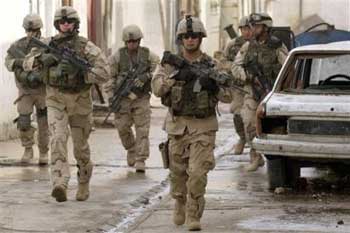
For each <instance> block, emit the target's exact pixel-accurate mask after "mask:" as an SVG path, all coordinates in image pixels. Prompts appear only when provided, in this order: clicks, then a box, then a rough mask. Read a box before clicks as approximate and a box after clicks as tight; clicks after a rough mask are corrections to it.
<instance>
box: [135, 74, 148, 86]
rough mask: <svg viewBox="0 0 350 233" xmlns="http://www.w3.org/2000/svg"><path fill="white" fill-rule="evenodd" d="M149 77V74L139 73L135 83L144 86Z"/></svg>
mask: <svg viewBox="0 0 350 233" xmlns="http://www.w3.org/2000/svg"><path fill="white" fill-rule="evenodd" d="M149 79H150V78H149V74H147V73H145V74H139V75H138V76H137V78H136V79H135V81H134V85H135V87H137V88H142V87H143V86H144V85H145V83H146V82H147V81H148V80H149Z"/></svg>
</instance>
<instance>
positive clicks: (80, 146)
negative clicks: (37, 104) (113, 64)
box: [26, 6, 110, 202]
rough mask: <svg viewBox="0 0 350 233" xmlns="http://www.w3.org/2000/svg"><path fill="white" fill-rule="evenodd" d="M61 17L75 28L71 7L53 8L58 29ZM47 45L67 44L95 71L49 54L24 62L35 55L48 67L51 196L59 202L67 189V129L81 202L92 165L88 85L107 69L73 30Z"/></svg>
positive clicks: (94, 48)
mask: <svg viewBox="0 0 350 233" xmlns="http://www.w3.org/2000/svg"><path fill="white" fill-rule="evenodd" d="M62 19H64V20H74V23H75V28H77V26H78V25H79V17H78V14H77V12H76V11H75V10H74V9H73V8H72V7H68V6H65V7H62V8H60V9H58V10H57V11H56V13H55V22H54V25H55V27H56V29H57V30H59V23H60V20H62ZM49 44H51V45H52V44H54V45H56V46H57V47H58V48H63V47H68V48H70V49H72V50H74V51H76V52H77V55H78V56H79V57H81V58H84V59H86V60H87V61H88V62H89V63H90V64H91V65H92V71H93V72H94V73H85V72H83V71H81V70H79V68H77V67H75V66H73V65H71V64H70V63H67V61H65V60H64V59H62V60H60V59H58V58H56V57H55V55H53V54H50V53H49V54H47V53H35V52H33V56H31V57H30V58H29V59H28V60H27V61H26V64H27V65H28V67H29V68H30V66H31V64H33V59H32V58H36V60H39V61H41V62H42V63H43V64H44V66H47V69H48V71H47V72H48V73H47V74H48V75H47V76H45V78H44V82H45V83H46V85H47V89H46V91H47V97H46V102H47V107H48V118H49V129H50V133H51V137H52V139H51V163H52V166H51V180H52V183H53V191H52V196H53V197H55V198H56V200H57V201H59V202H61V201H66V200H67V196H66V189H67V186H68V181H69V179H70V171H69V163H68V152H67V142H68V137H69V132H70V134H71V136H72V139H73V148H74V157H75V159H76V160H77V167H78V174H77V175H78V184H79V186H78V192H77V195H76V199H77V200H78V201H84V200H86V199H87V198H88V197H89V181H90V177H91V175H92V168H93V164H92V161H91V159H90V147H89V144H88V138H89V135H90V132H91V123H92V110H93V109H92V97H91V85H92V84H93V83H103V82H105V81H107V80H108V79H109V76H110V70H109V66H108V62H107V59H106V57H105V56H104V55H103V53H102V52H101V50H100V49H99V48H98V47H97V46H96V45H94V44H93V43H92V42H91V41H89V40H87V39H86V38H84V37H80V36H78V33H77V31H76V30H73V32H70V33H63V32H60V33H59V34H57V35H56V36H54V37H52V38H51V40H50V41H49ZM96 74H97V75H96ZM68 127H69V128H70V131H69V128H68Z"/></svg>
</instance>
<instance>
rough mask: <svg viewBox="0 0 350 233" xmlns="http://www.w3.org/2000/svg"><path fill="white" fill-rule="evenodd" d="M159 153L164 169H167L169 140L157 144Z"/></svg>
mask: <svg viewBox="0 0 350 233" xmlns="http://www.w3.org/2000/svg"><path fill="white" fill-rule="evenodd" d="M159 151H160V153H161V155H162V160H163V167H164V169H168V168H169V140H167V141H165V142H162V143H160V144H159Z"/></svg>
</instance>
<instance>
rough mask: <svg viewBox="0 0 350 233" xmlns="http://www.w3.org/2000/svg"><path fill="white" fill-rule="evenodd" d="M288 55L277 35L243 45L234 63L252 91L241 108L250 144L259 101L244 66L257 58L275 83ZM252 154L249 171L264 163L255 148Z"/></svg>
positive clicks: (234, 74)
mask: <svg viewBox="0 0 350 233" xmlns="http://www.w3.org/2000/svg"><path fill="white" fill-rule="evenodd" d="M270 21H271V25H269V27H271V26H272V20H271V18H270ZM287 55H288V50H287V48H286V46H285V45H284V44H283V43H282V42H281V41H280V40H279V39H277V38H275V37H270V38H269V39H268V40H266V41H264V42H262V43H261V42H258V41H256V40H252V41H250V42H246V43H245V44H244V45H243V46H242V48H241V50H240V52H239V53H238V54H237V56H236V58H235V61H234V63H233V65H232V74H233V76H234V77H235V78H236V79H239V80H240V81H241V82H244V83H246V84H245V86H244V88H245V90H246V91H248V92H249V93H250V94H246V95H244V99H243V107H242V110H241V114H242V118H243V123H244V131H245V135H246V141H247V142H248V143H249V144H251V142H252V140H253V139H254V137H255V136H256V109H257V107H258V104H259V102H257V101H256V100H255V99H254V98H253V89H252V85H253V82H252V80H251V78H252V77H251V76H250V75H249V74H247V73H246V72H245V70H244V68H243V66H244V65H245V64H249V63H250V62H251V61H252V60H256V61H257V62H258V64H259V65H261V67H263V68H262V69H263V74H264V76H265V77H266V78H267V79H268V80H271V83H274V81H275V79H276V78H277V75H278V72H279V70H280V68H281V67H282V64H283V63H284V61H285V59H286V58H287ZM250 156H251V165H250V166H249V167H248V168H247V171H255V170H256V169H257V168H258V167H259V166H262V165H263V164H264V161H263V158H262V157H261V155H260V154H258V153H256V152H255V150H254V149H251V151H250Z"/></svg>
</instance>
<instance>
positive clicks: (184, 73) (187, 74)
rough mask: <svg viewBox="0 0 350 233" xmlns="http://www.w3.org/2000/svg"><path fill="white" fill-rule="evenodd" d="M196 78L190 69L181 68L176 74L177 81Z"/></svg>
mask: <svg viewBox="0 0 350 233" xmlns="http://www.w3.org/2000/svg"><path fill="white" fill-rule="evenodd" d="M193 78H194V74H192V72H191V71H190V70H189V69H180V70H179V72H177V74H175V75H174V79H175V80H177V81H189V80H192V79H193Z"/></svg>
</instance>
